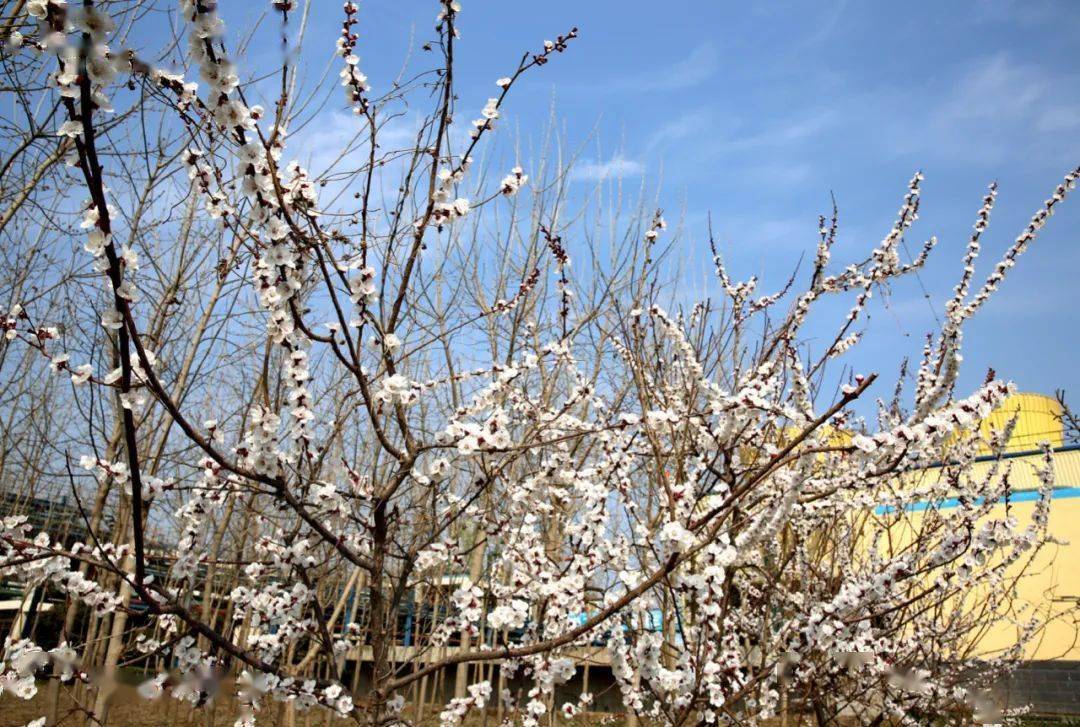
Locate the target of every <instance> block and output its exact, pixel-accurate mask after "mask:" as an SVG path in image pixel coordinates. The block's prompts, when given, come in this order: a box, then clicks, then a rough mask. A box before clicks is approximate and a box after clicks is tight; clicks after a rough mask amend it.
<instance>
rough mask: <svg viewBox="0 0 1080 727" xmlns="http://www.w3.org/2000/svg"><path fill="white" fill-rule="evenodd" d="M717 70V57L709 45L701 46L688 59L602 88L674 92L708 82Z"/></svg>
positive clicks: (718, 62)
mask: <svg viewBox="0 0 1080 727" xmlns="http://www.w3.org/2000/svg"><path fill="white" fill-rule="evenodd" d="M718 70H720V54H719V53H718V52H717V50H716V46H714V45H713V44H712V43H704V44H702V45H699V46H698V47H697V48H695V49H694V50H692V51H690V55H688V56H686V57H685V58H681V59H680V60H677V61H675V62H674V63H670V64H668V65H666V66H662V67H660V68H658V69H656V70H654V71H651V72H648V73H643V74H637V75H635V76H633V77H632V78H624V79H622V80H620V81H616V82H615V83H609V84H606V85H605V88H606V90H609V91H620V92H625V91H677V90H680V89H686V88H691V87H693V86H697V85H699V84H701V83H704V82H705V81H707V80H709V79H710V78H712V77H713V76H714V75H716V72H717V71H718Z"/></svg>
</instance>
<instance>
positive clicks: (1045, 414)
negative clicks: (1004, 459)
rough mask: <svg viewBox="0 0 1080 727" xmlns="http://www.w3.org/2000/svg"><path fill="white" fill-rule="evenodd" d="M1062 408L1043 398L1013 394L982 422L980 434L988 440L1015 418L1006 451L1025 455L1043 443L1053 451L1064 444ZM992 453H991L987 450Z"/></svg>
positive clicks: (1053, 401) (1050, 399)
mask: <svg viewBox="0 0 1080 727" xmlns="http://www.w3.org/2000/svg"><path fill="white" fill-rule="evenodd" d="M1061 414H1062V409H1061V404H1060V402H1058V400H1057V399H1054V398H1053V397H1050V396H1044V395H1043V394H1013V395H1012V396H1010V397H1009V398H1008V399H1006V400H1005V403H1004V404H1002V405H1001V406H1000V407H998V408H997V409H995V410H994V411H993V412H991V414H990V416H988V417H987V418H986V420H985V421H983V423H982V426H981V427H980V432H979V433H980V434H981V435H982V437H983V438H984V439H988V438H989V437H990V434H991V432H992V431H995V430H997V431H1001V430H1002V429H1004V428H1005V427H1006V426H1007V425H1008V423H1009V421H1010V420H1011V419H1012V418H1013V417H1016V426H1015V428H1014V429H1013V432H1012V436H1011V437H1010V438H1009V443H1008V445H1007V446H1006V448H1005V450H1006V451H1007V452H1023V451H1027V450H1032V449H1038V448H1039V447H1040V446H1042V443H1043V442H1049V443H1050V446H1051V447H1060V446H1062V445H1063V444H1064V443H1065V430H1064V426H1063V424H1062V421H1061ZM986 451H987V452H989V450H988V449H986Z"/></svg>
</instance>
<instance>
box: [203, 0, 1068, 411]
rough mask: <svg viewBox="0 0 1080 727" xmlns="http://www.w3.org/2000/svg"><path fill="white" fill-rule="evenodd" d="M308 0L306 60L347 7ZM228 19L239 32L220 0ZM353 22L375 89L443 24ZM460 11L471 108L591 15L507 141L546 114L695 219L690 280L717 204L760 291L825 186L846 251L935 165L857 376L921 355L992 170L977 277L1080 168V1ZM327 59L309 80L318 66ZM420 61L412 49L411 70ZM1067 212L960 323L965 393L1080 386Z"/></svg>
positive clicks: (697, 271)
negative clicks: (969, 319)
mask: <svg viewBox="0 0 1080 727" xmlns="http://www.w3.org/2000/svg"><path fill="white" fill-rule="evenodd" d="M316 6H317V10H316V12H314V13H313V15H312V18H311V21H310V23H311V34H310V36H309V41H308V43H309V46H310V47H309V48H307V49H305V52H307V51H316V48H315V47H314V46H315V45H316V44H320V43H323V42H325V43H326V44H329V43H332V40H333V38H334V37H335V35H336V33H337V30H338V28H339V23H340V17H341V15H340V10H339V7H340V6H339V4H338V3H337V2H325V3H324V2H322V0H319V1H318V2H317V3H316ZM222 13H223V16H224V17H225V19H226V20H227V21H229V24H230V27H231V28H237V27H242V25H243V22H244V20H245V19H244V18H239V17H237V16H236V14H235V13H236V10H235V9H234V10H230V7H229V4H224V6H223V7H222ZM360 18H361V24H360V25H359V32H360V35H361V38H360V46H359V47H360V54H361V58H362V62H361V67H362V68H363V69H364V71H365V72H366V73H367V74H368V76H369V77H370V80H371V83H372V85H373V86H374V88H375V90H376V91H379V90H384V89H385V87H386V86H385V85H386V83H387V82H388V80H389V79H391V78H392V77H393V76H394V75H396V73H397V72H398V71H399V69H400V67H401V63H402V60H403V57H404V55H405V53H406V51H407V50H408V48H409V45H410V38H411V39H412V44H413V46H414V47H415V46H418V45H419V44H420V43H421V42H423V41H424V40H427V39H428V38H430V37H431V34H432V25H433V18H434V3H429V2H419V1H412V0H410V1H409V2H390V1H389V0H371V1H370V2H367V3H361V12H360ZM238 21H239V22H238ZM459 25H460V28H461V32H462V39H461V42H460V44H459V45H458V59H459V65H458V67H457V76H458V78H459V80H460V81H461V86H460V101H459V105H460V109H461V110H462V112H463V113H465V114H466V117H467V118H472V116H475V113H473V112H472V111H471V110H472V109H475V110H477V111H478V110H479V109H480V107H481V106H483V103H484V101H485V100H486V99H487V97H488V96H490V95H492V92H493V91H494V90H496V89H495V87H494V85H493V82H494V80H495V78H497V77H499V76H502V75H505V74H507V73H508V72H509V71H511V70H512V68H513V66H514V65H515V63H516V61H517V59H518V57H519V56H520V54H521V52H522V51H523V50H527V49H535V48H537V47H538V45H539V43H540V42H541V41H542V40H543V39H545V38H552V37H554V36H555V35H557V34H559V33H561V32H565V31H566V30H567V29H568V28H570V27H571V26H575V25H576V26H577V27H578V28H579V29H580V33H581V35H580V38H579V39H578V40H577V41H575V42H574V43H573V44H572V47H571V49H570V50H569V51H568V52H567V53H565V54H563V55H562V56H560V57H557V58H556V59H555V60H554V61H553V62H552V63H550V64H549V65H547V66H546V67H544V68H541V69H537V70H535V71H533V72H531V73H530V74H529V75H528V76H527V77H526V78H525V79H524V80H523V81H522V83H521V84H520V85H519V86H517V87H515V89H514V93H513V95H512V97H511V99H510V101H509V104H508V106H506V107H505V108H506V112H505V118H506V119H507V121H508V123H507V124H505V125H504V126H503V127H502V128H501V129H500V131H499V132H498V133H499V134H501V135H504V136H505V135H510V136H511V137H513V138H520V139H521V140H523V145H526V146H527V142H528V140H529V139H535V138H538V137H539V135H540V134H541V133H542V130H543V128H544V126H545V125H546V124H547V122H548V119H549V113H550V110H551V108H552V107H554V109H555V113H556V114H557V116H558V119H559V123H560V128H562V129H564V130H565V136H566V140H567V142H568V144H569V145H570V146H571V147H574V148H580V149H581V159H580V161H579V163H578V172H577V178H578V183H579V184H580V185H581V187H582V194H586V193H587V192H588V190H589V189H591V188H593V186H594V185H595V182H596V180H597V179H599V178H603V179H604V180H605V182H607V183H614V182H615V180H616V179H621V180H622V182H623V183H624V184H626V185H628V186H629V188H632V189H634V190H637V189H639V188H640V186H641V184H642V180H644V184H645V187H646V188H647V190H648V192H649V194H650V195H653V194H656V195H658V196H659V200H660V202H661V205H662V206H663V207H664V208H665V209H666V210H667V217H668V219H669V221H679V220H681V222H682V232H681V234H680V243H679V244H680V252H681V253H685V254H680V258H681V259H682V260H684V261H689V262H688V264H687V265H686V266H685V267H686V269H685V270H684V272H683V274H684V275H685V277H686V281H687V289H688V290H696V289H698V286H699V285H700V286H704V283H703V281H704V280H705V279H706V277H707V271H706V270H705V266H704V264H703V263H704V261H705V260H706V255H705V254H704V253H705V252H706V251H707V245H706V242H707V241H706V238H705V236H704V231H705V221H706V219H707V215H709V214H711V216H712V219H713V223H714V229H715V230H716V231H717V237H718V240H719V242H720V244H721V249H722V250H723V251H724V253H725V255H726V257H727V259H728V263H729V267H730V268H731V269H732V271H733V272H734V273H736V274H739V275H740V276H742V277H746V276H749V275H751V274H758V275H761V276H763V277H764V279H765V282H766V285H765V289H766V290H767V289H768V287H769V285H770V284H772V285H778V284H779V283H780V282H781V281H782V280H784V279H786V277H787V275H788V274H789V272H790V271H791V269H792V267H793V266H794V264H795V263H796V262H797V260H798V258H799V256H800V254H802V253H804V252H808V251H812V249H813V246H814V244H815V236H816V226H817V224H816V220H817V216H818V214H820V213H823V212H827V211H828V210H829V205H830V201H829V195H830V193H833V194H835V195H836V199H837V201H838V203H839V205H840V211H841V225H842V231H843V232H842V235H841V243H840V247H839V250H838V255H839V256H840V257H841V258H846V259H855V258H857V257H859V256H860V255H862V254H863V253H865V251H867V250H868V249H869V248H870V247H871V246H872V245H873V244H875V243H876V242H877V241H879V240H880V239H881V237H882V236H883V235H884V234H885V233H886V232H887V230H888V227H889V225H890V224H891V222H892V220H893V218H894V216H895V213H896V210H897V208H898V207H899V204H900V201H901V197H902V195H903V193H904V190H905V185H906V183H907V180H908V179H909V178H910V176H911V175H912V173H914V172H915V171H916V170H919V169H921V170H923V172H924V173H925V175H926V182H925V184H924V195H923V206H922V210H921V218H920V221H919V223H918V224H917V225H916V228H915V229H914V230H913V233H912V234H911V235H910V236H909V245H910V246H911V248H912V249H913V250H917V249H918V247H919V245H920V244H921V241H922V240H923V239H924V238H926V237H928V236H930V235H937V236H938V238H939V246H938V249H937V251H936V252H935V254H934V257H933V259H932V261H931V264H930V267H929V268H928V269H927V270H926V271H925V273H924V274H923V275H922V277H921V280H920V281H911V283H910V284H909V285H906V286H899V287H897V288H896V289H895V290H894V291H893V295H892V297H891V300H890V301H888V303H887V304H885V303H884V302H883V301H881V300H878V301H877V303H876V304H875V306H874V308H873V324H872V334H871V335H869V336H868V338H867V340H866V342H865V346H864V350H863V351H861V352H860V353H859V354H858V356H857V357H856V358H854V359H853V361H852V363H853V364H854V365H856V367H857V368H858V369H859V370H860V371H863V372H866V371H870V370H881V371H882V373H884V374H892V373H893V372H894V370H895V365H896V362H897V361H898V360H899V358H900V357H901V356H902V355H905V354H910V355H912V356H915V355H917V353H918V351H919V350H920V348H921V344H922V336H923V334H924V333H925V332H926V331H928V330H930V329H931V328H932V327H933V326H934V317H933V308H935V307H936V308H937V309H938V310H940V307H941V305H942V303H943V300H944V298H945V296H946V295H947V293H948V292H949V290H950V288H951V286H952V284H953V282H954V280H955V276H956V275H957V273H958V272H959V269H958V263H959V260H960V257H961V255H962V254H963V249H964V245H965V244H966V239H967V236H968V235H969V233H970V229H971V224H972V223H973V222H974V216H975V212H976V211H977V209H978V207H979V205H980V200H981V198H982V195H983V194H984V192H985V187H986V185H987V184H988V183H989V182H991V181H994V180H997V181H998V182H999V184H1000V194H999V198H998V206H997V208H996V211H995V214H994V217H993V220H992V223H991V228H990V233H989V234H988V235H987V236H985V237H984V240H985V242H986V249H985V252H984V256H983V258H982V259H981V260H980V267H979V271H980V275H982V274H983V273H985V272H986V271H988V270H989V268H990V266H991V265H992V264H993V262H995V261H996V259H997V256H998V255H999V254H1000V253H1001V251H1003V250H1004V249H1005V248H1006V247H1007V246H1008V245H1009V243H1010V242H1011V241H1012V239H1013V238H1014V237H1015V236H1016V234H1017V233H1018V232H1019V231H1020V230H1021V229H1022V227H1023V225H1024V224H1025V222H1026V221H1027V219H1028V217H1029V216H1030V214H1031V213H1032V212H1033V211H1034V210H1035V208H1036V206H1037V205H1038V204H1039V203H1040V202H1041V201H1042V200H1043V199H1044V198H1045V197H1046V196H1047V195H1048V194H1049V192H1050V191H1051V190H1052V188H1053V186H1054V185H1056V184H1057V183H1058V181H1059V180H1060V178H1061V176H1062V175H1063V174H1064V173H1065V172H1066V171H1067V170H1068V169H1069V168H1071V167H1073V166H1075V165H1076V164H1078V163H1080V61H1078V60H1077V59H1078V58H1080V3H1076V2H1038V1H1037V0H1031V1H1029V2H971V3H968V2H939V3H921V4H900V3H883V2H879V3H860V2H843V1H841V2H833V1H830V2H813V3H811V2H803V3H768V4H765V3H762V4H757V3H734V2H724V3H719V2H680V1H677V0H668V1H667V2H663V3H644V2H611V1H608V0H604V1H599V0H593V1H590V2H582V1H581V0H577V1H575V2H569V1H566V0H546V1H545V2H534V3H528V2H493V1H490V2H487V1H480V0H471V1H470V0H465V2H464V8H463V12H462V13H461V15H460V19H459ZM324 39H325V40H324ZM257 55H258V54H257V53H255V54H252V58H254V57H256V56H257ZM315 56H317V57H318V58H319V59H320V60H318V61H315V62H313V65H312V69H313V71H312V72H313V73H314V72H321V69H322V62H323V61H322V60H321V59H322V58H323V56H322V55H321V51H320V52H316V53H315V54H314V56H313V57H315ZM243 62H244V61H243V60H242V59H241V63H243ZM425 63H430V61H428V60H427V59H426V58H424V57H422V54H421V55H420V56H419V57H416V58H415V60H414V61H413V67H414V68H421V67H425V66H423V65H422V64H425ZM316 65H318V69H317V70H316V69H315V66H316ZM248 70H252V69H248ZM335 103H337V101H336V100H335ZM466 110H469V111H466ZM328 119H329V120H328V123H330V124H331V125H332V124H333V123H346V124H347V123H349V122H348V120H347V118H346V117H342V116H341V115H340V114H337V115H335V114H331V115H330V117H328ZM343 119H344V120H343ZM324 130H325V129H324ZM503 142H504V143H505V142H506V139H504V140H503ZM512 143H513V142H512V141H511V144H512ZM526 171H528V169H526ZM1078 227H1080V199H1072V200H1070V201H1069V202H1068V203H1067V204H1066V205H1065V206H1064V208H1063V209H1062V210H1061V211H1060V212H1059V213H1058V214H1057V215H1055V217H1054V218H1053V219H1052V220H1051V223H1050V225H1049V227H1048V228H1047V230H1045V231H1044V234H1043V236H1042V237H1041V238H1040V240H1039V241H1038V243H1037V244H1036V245H1035V246H1034V247H1033V248H1032V249H1031V251H1030V252H1029V253H1028V255H1026V256H1025V257H1024V258H1023V259H1022V262H1021V263H1020V265H1019V266H1018V267H1017V268H1016V269H1015V270H1014V271H1013V273H1012V275H1011V277H1010V278H1009V280H1007V281H1006V283H1005V285H1004V286H1003V288H1002V290H1001V291H1000V293H999V294H998V296H997V298H996V299H995V300H994V301H992V302H991V303H990V304H989V305H988V306H987V307H986V308H985V309H984V311H983V313H982V315H981V316H980V317H979V318H978V319H977V320H976V321H975V322H974V323H973V324H972V325H971V326H970V327H969V329H968V334H967V338H966V346H967V349H966V362H965V365H966V369H965V373H964V376H963V383H964V387H965V388H970V387H972V386H975V385H977V384H978V383H979V382H980V381H981V380H982V378H983V375H984V373H985V371H986V368H987V367H988V366H993V367H994V368H995V369H996V370H997V371H998V373H999V375H1002V376H1005V377H1008V378H1011V379H1013V380H1014V381H1016V382H1017V384H1018V385H1019V387H1020V388H1021V389H1023V390H1033V391H1044V392H1052V391H1053V390H1054V389H1055V388H1066V389H1068V390H1071V391H1072V392H1073V393H1074V395H1075V396H1077V397H1080V373H1078V372H1077V368H1076V366H1075V365H1074V360H1075V354H1076V352H1077V337H1076V335H1075V333H1074V331H1075V328H1074V318H1075V316H1076V311H1077V310H1078V309H1080V305H1078V304H1080V285H1077V283H1076V282H1074V278H1075V277H1076V274H1077V272H1078V271H1080V245H1078V243H1080V234H1078V232H1077V230H1078ZM923 288H925V290H926V292H927V293H928V294H929V295H930V302H928V301H927V300H925V299H924V298H923ZM702 289H704V288H703V287H702ZM847 305H848V304H846V303H845V305H844V306H843V308H844V309H846V307H847ZM887 378H891V376H888V377H887ZM879 393H881V394H883V395H885V394H887V391H884V390H883V391H881V392H879Z"/></svg>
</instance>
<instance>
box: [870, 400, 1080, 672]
mask: <svg viewBox="0 0 1080 727" xmlns="http://www.w3.org/2000/svg"><path fill="white" fill-rule="evenodd" d="M1014 417H1015V419H1016V424H1015V427H1014V429H1013V432H1012V436H1011V437H1010V439H1009V442H1008V445H1007V446H1006V447H1005V452H1006V453H1007V454H1011V455H1013V456H1006V457H1005V458H1003V459H1002V460H1001V461H1000V462H998V463H996V466H997V467H998V474H997V478H998V481H999V482H1000V478H1001V477H1003V476H1005V475H1006V473H1007V476H1008V478H1009V484H1010V486H1011V490H1012V493H1013V495H1012V496H1011V500H1010V503H1009V506H1008V507H1009V510H1008V513H1006V505H1005V503H1003V502H1002V503H999V504H996V505H995V506H994V507H993V508H992V509H991V511H990V513H989V514H988V515H987V518H992V519H1004V518H1005V517H1007V514H1011V515H1012V516H1013V517H1015V518H1016V519H1017V520H1018V522H1019V527H1021V528H1023V527H1026V526H1027V525H1028V524H1029V523H1030V522H1031V516H1032V513H1033V512H1034V509H1035V505H1036V501H1035V491H1036V490H1037V489H1038V488H1039V486H1040V480H1039V477H1038V473H1039V470H1040V469H1041V468H1042V467H1043V455H1042V454H1041V452H1038V451H1037V450H1039V449H1040V448H1041V447H1042V446H1044V445H1045V444H1049V445H1050V446H1051V447H1052V448H1054V449H1055V450H1057V451H1055V453H1054V456H1053V467H1054V493H1053V497H1052V499H1051V501H1050V516H1049V523H1048V530H1049V534H1050V536H1051V538H1052V539H1053V540H1055V541H1057V542H1051V543H1047V544H1046V545H1045V546H1043V548H1042V550H1041V551H1040V552H1039V553H1038V554H1037V555H1036V556H1035V558H1034V560H1032V561H1031V562H1030V563H1028V561H1027V558H1021V560H1020V562H1019V563H1018V564H1017V565H1016V566H1015V567H1013V568H1012V569H1011V571H1010V572H1009V573H1008V576H1009V577H1007V581H1010V582H1011V581H1013V580H1014V577H1015V576H1020V577H1019V579H1018V580H1016V582H1015V592H1014V598H1015V602H1016V603H1017V604H1030V606H1031V607H1032V609H1033V611H1027V612H1024V613H1021V614H1018V616H1019V617H1020V618H1023V619H1026V618H1030V616H1031V615H1032V613H1033V612H1034V613H1035V614H1038V615H1040V616H1041V617H1042V618H1043V619H1045V620H1046V621H1047V625H1046V627H1045V628H1044V629H1043V630H1042V631H1041V632H1040V633H1039V635H1038V637H1037V638H1035V639H1034V640H1033V641H1032V642H1031V643H1030V644H1029V645H1028V648H1027V649H1026V652H1025V658H1027V659H1032V660H1036V659H1037V660H1044V659H1048V660H1049V659H1061V660H1080V644H1078V640H1080V619H1078V617H1077V614H1076V610H1077V607H1078V606H1080V449H1072V448H1068V447H1064V448H1063V445H1064V436H1063V427H1062V422H1061V405H1060V404H1059V403H1058V401H1057V400H1055V399H1053V398H1051V397H1047V396H1042V395H1040V394H1016V395H1014V396H1012V397H1009V399H1008V400H1006V402H1005V404H1004V405H1003V406H1002V407H1001V408H1000V409H998V410H996V411H995V412H993V413H992V414H991V415H990V416H989V417H988V418H987V419H986V420H985V421H984V422H983V424H982V426H981V428H980V435H981V437H982V438H983V440H987V439H989V438H990V435H991V433H992V431H994V430H997V431H1001V430H1003V429H1004V428H1005V427H1006V426H1007V424H1008V423H1009V421H1010V420H1011V419H1013V418H1014ZM983 451H984V452H987V451H989V450H988V449H987V448H985V447H984V449H983ZM1033 451H1035V453H1032V454H1023V455H1020V456H1016V454H1017V453H1021V452H1024V453H1029V452H1033ZM993 467H995V461H993V460H992V459H990V458H988V461H980V462H976V463H975V464H973V465H972V466H971V467H970V469H969V470H968V474H967V475H966V477H967V478H970V479H975V480H978V479H982V478H985V477H987V476H989V475H990V474H991V472H992V471H993V469H992V468H993ZM941 473H942V469H941V468H928V469H925V470H922V471H919V472H912V473H908V474H907V475H905V476H904V477H903V480H904V482H905V485H906V486H919V485H927V484H931V483H933V482H935V481H936V480H937V479H938V478H939V477H940V476H941ZM948 512H949V509H948V508H947V507H946V508H945V509H944V510H943V512H942V515H945V516H947V515H948ZM894 517H895V516H894ZM922 517H923V513H922V512H921V511H919V509H918V508H917V507H916V508H913V509H912V511H911V512H908V513H905V514H904V516H902V517H901V518H899V521H898V522H897V523H896V524H895V525H893V526H892V528H890V529H891V530H893V532H896V533H897V534H898V536H899V537H900V538H901V540H903V539H906V538H908V537H910V536H911V532H912V531H913V530H917V529H918V528H919V526H920V522H921V519H922ZM1024 566H1026V569H1027V570H1026V571H1022V570H1021V569H1022V567H1024ZM1021 573H1022V575H1021ZM973 600H974V601H975V602H977V600H978V594H975V595H974V598H973ZM1018 633H1019V629H1018V627H1016V626H1013V625H1011V624H1009V623H1001V622H999V623H996V624H995V625H993V626H992V627H991V628H989V629H988V631H987V632H986V633H985V634H984V635H983V636H982V638H981V639H979V641H978V643H977V647H976V653H978V654H982V655H987V656H989V655H992V654H993V653H994V652H998V651H1001V650H1002V649H1005V648H1006V647H1008V646H1010V645H1012V644H1014V643H1016V640H1017V636H1018Z"/></svg>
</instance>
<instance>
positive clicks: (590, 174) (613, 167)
mask: <svg viewBox="0 0 1080 727" xmlns="http://www.w3.org/2000/svg"><path fill="white" fill-rule="evenodd" d="M644 171H645V167H644V165H642V163H641V162H637V161H634V160H633V159H627V158H626V157H624V156H622V155H621V154H619V155H616V156H613V157H612V158H611V159H609V160H608V161H606V162H599V161H585V162H582V163H581V164H578V165H576V166H575V167H574V171H573V178H574V179H579V180H588V181H598V180H602V179H608V178H610V177H615V178H616V179H622V178H623V177H631V176H635V175H638V174H641V173H642V172H644Z"/></svg>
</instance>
